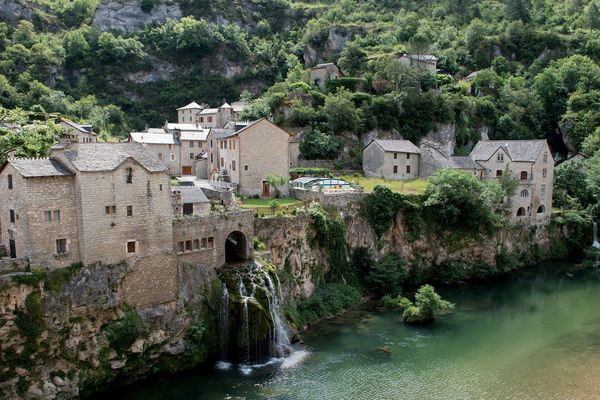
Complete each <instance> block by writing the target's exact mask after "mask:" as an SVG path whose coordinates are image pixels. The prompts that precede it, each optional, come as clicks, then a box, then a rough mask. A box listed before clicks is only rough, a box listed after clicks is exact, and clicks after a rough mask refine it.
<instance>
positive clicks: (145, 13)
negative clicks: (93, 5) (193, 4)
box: [93, 0, 182, 34]
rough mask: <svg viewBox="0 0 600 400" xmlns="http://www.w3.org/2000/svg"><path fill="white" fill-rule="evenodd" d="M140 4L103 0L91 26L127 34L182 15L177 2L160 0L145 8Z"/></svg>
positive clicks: (127, 0) (134, 0)
mask: <svg viewBox="0 0 600 400" xmlns="http://www.w3.org/2000/svg"><path fill="white" fill-rule="evenodd" d="M142 4H143V2H141V1H138V0H118V1H117V0H104V1H102V3H100V5H99V6H98V8H97V9H96V12H95V13H94V20H93V26H94V27H95V28H97V29H99V30H102V31H119V32H121V33H123V34H129V33H133V32H135V31H136V30H138V29H141V28H143V27H145V26H147V25H153V24H160V23H163V22H165V21H167V20H168V19H175V20H179V19H181V17H182V13H181V8H180V7H179V4H178V3H170V2H162V1H161V2H157V4H153V5H152V7H150V8H147V9H145V10H144V9H143V6H142Z"/></svg>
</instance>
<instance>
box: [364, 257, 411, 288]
mask: <svg viewBox="0 0 600 400" xmlns="http://www.w3.org/2000/svg"><path fill="white" fill-rule="evenodd" d="M407 275H408V271H407V269H406V262H405V261H404V260H403V259H402V258H401V257H400V256H399V255H398V254H396V253H389V254H386V255H385V256H383V257H382V258H381V260H379V261H378V262H376V263H375V265H373V268H372V269H371V271H370V272H369V275H368V277H367V283H368V285H369V288H371V289H372V290H373V291H374V292H375V293H376V294H377V295H379V296H384V295H390V296H397V295H398V294H400V293H401V291H402V284H403V283H404V281H405V280H406V276H407Z"/></svg>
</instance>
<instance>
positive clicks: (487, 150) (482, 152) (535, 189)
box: [469, 140, 554, 223]
mask: <svg viewBox="0 0 600 400" xmlns="http://www.w3.org/2000/svg"><path fill="white" fill-rule="evenodd" d="M469 156H470V157H471V158H472V159H473V160H474V161H475V162H477V163H478V164H479V165H481V167H482V168H483V171H482V174H481V178H482V179H496V178H498V177H500V176H502V175H503V174H504V173H505V171H510V172H511V174H512V175H513V176H515V177H516V178H517V179H518V181H519V186H518V188H517V190H516V193H515V194H514V195H513V196H512V197H511V198H510V199H508V201H509V204H510V209H511V221H512V222H517V223H526V222H529V223H544V222H548V221H549V218H550V214H551V212H552V192H553V188H554V184H553V183H554V159H553V158H552V153H551V151H550V148H549V147H548V143H547V141H546V140H481V141H479V142H478V143H477V144H476V145H475V147H474V148H473V150H472V151H471V154H470V155H469Z"/></svg>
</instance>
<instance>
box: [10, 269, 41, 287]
mask: <svg viewBox="0 0 600 400" xmlns="http://www.w3.org/2000/svg"><path fill="white" fill-rule="evenodd" d="M45 278H46V271H44V270H43V269H41V268H32V269H31V272H30V273H28V274H24V275H15V276H13V277H12V280H13V282H15V283H18V284H20V285H28V286H37V285H39V283H40V282H42V281H43V280H44V279H45Z"/></svg>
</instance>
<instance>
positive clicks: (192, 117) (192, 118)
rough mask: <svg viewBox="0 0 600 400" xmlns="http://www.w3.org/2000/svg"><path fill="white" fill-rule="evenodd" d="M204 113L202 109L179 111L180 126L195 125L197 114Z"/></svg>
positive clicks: (178, 120) (178, 121)
mask: <svg viewBox="0 0 600 400" xmlns="http://www.w3.org/2000/svg"><path fill="white" fill-rule="evenodd" d="M200 111H202V109H201V108H189V109H187V110H177V123H178V124H193V123H195V122H196V114H197V113H199V112H200Z"/></svg>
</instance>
